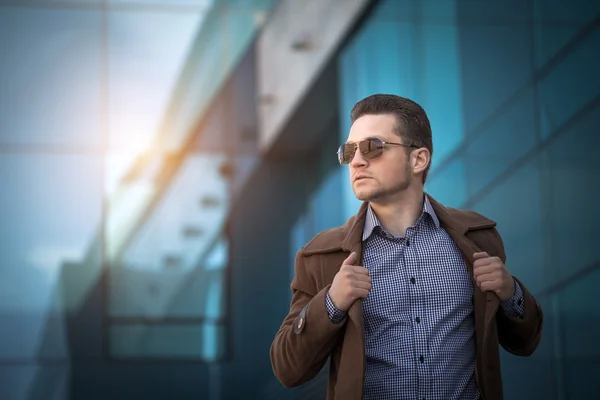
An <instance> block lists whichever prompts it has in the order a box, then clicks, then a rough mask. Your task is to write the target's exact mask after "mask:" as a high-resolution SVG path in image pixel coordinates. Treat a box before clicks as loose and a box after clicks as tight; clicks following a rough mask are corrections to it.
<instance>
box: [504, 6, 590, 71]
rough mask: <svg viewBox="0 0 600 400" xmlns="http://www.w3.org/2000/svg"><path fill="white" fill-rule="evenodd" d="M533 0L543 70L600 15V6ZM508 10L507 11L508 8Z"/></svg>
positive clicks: (537, 45) (538, 64)
mask: <svg viewBox="0 0 600 400" xmlns="http://www.w3.org/2000/svg"><path fill="white" fill-rule="evenodd" d="M568 4H569V6H568V7H565V6H564V5H565V3H564V0H533V5H534V10H535V11H534V15H535V45H536V51H535V55H536V66H537V68H541V67H542V66H543V65H544V64H546V63H547V62H548V61H549V60H550V59H551V58H552V57H553V56H555V55H556V54H557V53H558V52H559V51H560V50H561V49H562V48H563V47H564V46H565V45H567V43H568V42H569V41H571V40H572V39H573V38H574V37H575V36H576V35H577V34H578V33H579V32H580V31H581V30H582V29H583V28H584V27H585V26H586V25H587V24H589V23H590V22H591V21H592V20H593V19H594V18H595V17H596V16H597V15H598V13H599V12H600V2H598V1H589V0H571V1H569V3H568ZM507 8H508V7H507Z"/></svg>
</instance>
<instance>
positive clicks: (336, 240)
mask: <svg viewBox="0 0 600 400" xmlns="http://www.w3.org/2000/svg"><path fill="white" fill-rule="evenodd" d="M426 196H427V197H428V199H429V202H430V204H431V206H432V208H433V210H434V212H435V214H436V216H437V218H438V219H439V222H440V226H442V227H443V228H444V229H446V230H448V231H451V232H449V233H451V234H453V235H452V236H455V235H465V234H466V233H467V232H468V231H470V230H478V229H485V228H492V227H494V226H496V223H495V222H494V221H492V220H490V219H488V218H486V217H484V216H482V215H480V214H478V213H475V212H473V211H462V210H457V209H454V208H450V207H445V206H443V205H442V204H440V203H438V202H437V201H436V200H435V199H434V198H433V197H431V196H430V195H428V194H426ZM368 205H369V203H368V202H366V201H365V202H363V204H362V205H361V207H360V209H359V210H358V213H357V214H356V215H354V216H352V217H350V219H348V221H347V222H346V223H345V224H344V225H342V226H341V227H338V228H334V229H331V230H328V231H325V232H323V233H321V234H319V235H317V236H316V237H315V238H314V239H313V240H311V241H310V242H309V243H308V244H307V245H306V246H305V247H304V254H305V255H310V254H317V253H329V252H332V251H337V250H343V251H349V252H352V251H358V252H359V253H360V250H361V245H362V234H363V228H364V224H365V218H366V216H367V210H368Z"/></svg>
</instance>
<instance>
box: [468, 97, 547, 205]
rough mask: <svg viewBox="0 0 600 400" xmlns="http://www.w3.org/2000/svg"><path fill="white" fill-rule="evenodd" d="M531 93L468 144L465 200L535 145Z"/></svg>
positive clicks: (506, 110)
mask: <svg viewBox="0 0 600 400" xmlns="http://www.w3.org/2000/svg"><path fill="white" fill-rule="evenodd" d="M535 120H536V113H535V109H534V99H533V90H527V91H526V92H524V93H523V94H522V95H521V96H519V98H517V99H516V100H515V101H514V102H512V103H511V104H510V106H509V107H507V108H506V109H505V110H503V112H502V113H501V114H498V115H497V117H496V118H494V119H493V120H491V121H490V122H489V123H488V124H486V127H485V128H484V129H483V130H482V131H480V132H479V133H478V134H477V136H475V137H473V138H472V139H471V140H469V142H468V144H467V147H466V152H465V155H464V162H465V173H466V176H465V182H466V183H467V190H468V196H472V195H474V194H476V193H477V192H479V191H480V190H481V189H482V188H484V187H485V186H486V185H487V184H488V183H489V182H491V181H492V180H494V178H496V177H498V176H500V175H501V174H502V173H503V172H505V171H506V170H507V169H509V168H510V166H511V165H512V164H513V163H514V162H515V161H517V160H519V159H520V158H522V157H523V156H524V155H525V154H527V152H529V151H530V150H531V149H532V148H533V147H534V146H535V144H536V143H537V138H536V124H535Z"/></svg>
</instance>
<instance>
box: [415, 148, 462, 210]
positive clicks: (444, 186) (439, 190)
mask: <svg viewBox="0 0 600 400" xmlns="http://www.w3.org/2000/svg"><path fill="white" fill-rule="evenodd" d="M465 178H466V172H465V162H464V161H463V157H457V158H456V159H455V160H454V161H452V162H451V163H450V164H448V165H446V166H444V168H442V169H439V170H437V171H435V174H432V175H431V176H430V177H429V178H427V181H426V182H425V191H426V192H427V193H429V194H430V195H431V196H433V197H434V198H435V199H436V200H437V201H439V202H440V203H442V204H444V205H445V206H447V207H459V206H460V205H462V204H464V202H465V201H466V200H467V182H466V179H465Z"/></svg>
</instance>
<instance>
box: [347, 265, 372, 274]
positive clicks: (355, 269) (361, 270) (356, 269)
mask: <svg viewBox="0 0 600 400" xmlns="http://www.w3.org/2000/svg"><path fill="white" fill-rule="evenodd" d="M348 269H349V270H350V271H352V272H354V273H355V274H358V275H369V270H368V269H366V268H365V267H361V266H359V265H350V266H348Z"/></svg>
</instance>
